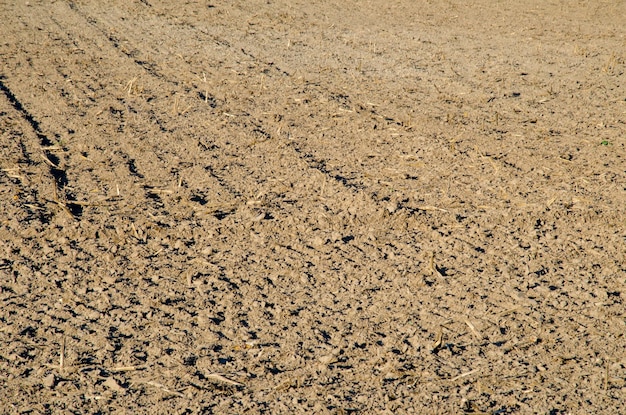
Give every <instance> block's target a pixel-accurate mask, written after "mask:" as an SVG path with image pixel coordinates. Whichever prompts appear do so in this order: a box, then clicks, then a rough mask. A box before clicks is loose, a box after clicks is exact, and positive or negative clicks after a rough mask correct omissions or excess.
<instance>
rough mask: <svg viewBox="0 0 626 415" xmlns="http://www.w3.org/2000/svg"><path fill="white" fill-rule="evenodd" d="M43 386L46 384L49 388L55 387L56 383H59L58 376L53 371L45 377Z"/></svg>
mask: <svg viewBox="0 0 626 415" xmlns="http://www.w3.org/2000/svg"><path fill="white" fill-rule="evenodd" d="M42 383H43V386H45V387H46V388H48V389H52V388H54V387H55V385H56V383H57V378H56V377H55V376H54V374H53V373H50V374H49V375H48V376H46V377H44V378H43V382H42Z"/></svg>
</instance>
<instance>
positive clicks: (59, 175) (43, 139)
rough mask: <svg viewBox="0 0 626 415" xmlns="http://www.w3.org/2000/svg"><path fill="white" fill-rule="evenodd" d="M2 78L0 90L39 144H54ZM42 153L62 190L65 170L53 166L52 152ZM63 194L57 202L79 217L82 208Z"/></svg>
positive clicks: (45, 145)
mask: <svg viewBox="0 0 626 415" xmlns="http://www.w3.org/2000/svg"><path fill="white" fill-rule="evenodd" d="M4 79H6V77H4V76H2V75H0V91H2V92H3V93H4V95H5V96H6V98H7V100H9V102H10V103H11V105H12V106H13V108H15V110H16V111H17V112H19V113H20V114H21V115H22V117H23V118H24V119H25V120H26V122H27V123H28V124H29V125H30V126H31V128H32V129H33V131H34V132H35V135H36V136H37V138H38V139H39V142H40V144H41V146H43V147H49V146H52V145H53V144H54V143H53V142H52V140H50V139H49V138H48V136H46V135H45V134H44V133H43V132H42V131H41V127H40V126H39V122H38V121H37V120H36V119H35V118H34V117H33V116H32V114H31V113H30V112H28V110H27V109H26V108H24V105H22V103H21V102H20V100H19V99H17V97H16V96H15V94H14V93H13V91H11V89H10V88H9V87H8V86H6V85H5V84H4V82H3V80H4ZM43 154H44V156H45V157H46V158H47V160H48V161H49V162H50V163H51V164H53V165H54V166H50V174H51V175H52V177H54V182H55V184H56V190H57V191H59V192H62V191H63V189H64V188H65V187H66V186H67V184H68V180H67V174H66V173H65V170H63V169H60V168H58V167H55V166H58V164H59V161H60V160H59V159H58V157H56V156H55V155H54V154H51V153H49V152H47V151H45V150H43ZM64 196H65V199H66V201H64V202H61V201H57V202H58V203H64V204H65V206H66V207H67V209H68V210H69V211H70V212H71V214H72V215H73V216H74V217H79V216H80V215H81V214H82V210H83V209H82V207H81V206H80V205H78V204H75V203H72V201H73V200H75V199H74V198H73V197H72V196H71V195H69V194H67V193H65V192H64Z"/></svg>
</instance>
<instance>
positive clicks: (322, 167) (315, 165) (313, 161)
mask: <svg viewBox="0 0 626 415" xmlns="http://www.w3.org/2000/svg"><path fill="white" fill-rule="evenodd" d="M292 147H293V150H294V151H295V152H296V154H297V155H298V157H300V158H302V159H303V160H305V161H306V163H307V164H308V165H309V167H310V168H312V169H315V170H317V171H319V172H321V173H323V174H324V175H326V176H328V177H330V178H332V179H333V180H335V181H337V182H339V183H341V184H342V185H343V186H344V187H346V188H348V189H350V190H352V191H353V192H359V191H362V190H365V187H363V186H361V185H358V184H355V183H352V182H351V181H350V179H348V178H347V177H344V176H342V175H341V174H336V173H333V172H332V171H331V169H329V168H328V167H327V166H326V161H325V160H320V159H317V158H315V156H313V155H312V154H309V153H306V152H304V151H303V150H302V149H301V148H300V147H298V146H296V145H294V146H292Z"/></svg>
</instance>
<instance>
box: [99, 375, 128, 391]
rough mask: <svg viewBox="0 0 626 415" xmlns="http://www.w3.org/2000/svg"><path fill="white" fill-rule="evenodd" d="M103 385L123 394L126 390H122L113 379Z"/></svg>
mask: <svg viewBox="0 0 626 415" xmlns="http://www.w3.org/2000/svg"><path fill="white" fill-rule="evenodd" d="M103 385H104V386H106V387H107V388H109V389H111V390H112V391H115V392H122V391H123V390H124V388H122V386H121V385H120V384H119V383H117V381H116V380H115V379H113V378H108V379H107V380H105V381H104V383H103Z"/></svg>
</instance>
